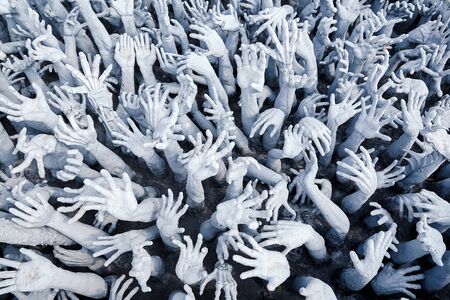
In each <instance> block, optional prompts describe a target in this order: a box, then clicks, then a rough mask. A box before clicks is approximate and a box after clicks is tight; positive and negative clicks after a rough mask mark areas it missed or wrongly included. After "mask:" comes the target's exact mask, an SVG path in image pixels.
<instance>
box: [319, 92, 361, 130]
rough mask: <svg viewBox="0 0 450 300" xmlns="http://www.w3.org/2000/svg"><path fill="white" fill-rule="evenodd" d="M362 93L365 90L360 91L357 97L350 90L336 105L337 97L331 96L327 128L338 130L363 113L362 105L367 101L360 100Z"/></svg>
mask: <svg viewBox="0 0 450 300" xmlns="http://www.w3.org/2000/svg"><path fill="white" fill-rule="evenodd" d="M362 93H363V90H359V91H358V92H357V94H356V95H353V94H352V90H350V91H349V92H347V93H346V94H345V96H344V99H343V100H342V101H341V102H339V103H336V97H335V95H334V94H331V96H330V107H329V108H328V120H327V127H330V128H337V127H339V126H341V125H343V124H344V123H345V122H347V121H348V120H350V119H351V118H353V116H355V115H356V114H357V113H359V112H360V111H361V103H362V102H365V101H366V100H367V99H362V100H360V99H359V98H360V96H361V95H362Z"/></svg>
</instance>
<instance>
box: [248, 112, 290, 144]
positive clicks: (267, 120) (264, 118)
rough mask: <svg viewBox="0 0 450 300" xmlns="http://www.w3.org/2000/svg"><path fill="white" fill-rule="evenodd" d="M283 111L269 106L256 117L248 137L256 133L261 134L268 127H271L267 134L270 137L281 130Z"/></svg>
mask: <svg viewBox="0 0 450 300" xmlns="http://www.w3.org/2000/svg"><path fill="white" fill-rule="evenodd" d="M284 117H285V115H284V113H283V111H282V110H281V109H278V108H269V109H267V110H265V111H264V112H263V113H261V114H260V115H259V116H258V119H257V120H256V122H255V123H254V124H253V126H252V128H251V131H250V138H253V137H254V136H255V134H256V133H258V134H259V135H263V134H264V133H265V132H266V130H267V129H268V128H269V127H272V130H271V131H270V133H269V132H268V133H269V135H270V137H271V138H274V137H276V136H275V135H276V134H277V133H279V132H280V131H281V127H282V126H283V122H284Z"/></svg>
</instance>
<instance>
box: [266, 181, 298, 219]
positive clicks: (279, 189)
mask: <svg viewBox="0 0 450 300" xmlns="http://www.w3.org/2000/svg"><path fill="white" fill-rule="evenodd" d="M269 195H270V197H269V199H267V201H266V204H265V206H266V209H267V210H268V211H270V212H271V216H272V218H273V220H274V221H277V220H278V211H279V210H280V208H281V207H284V208H286V210H287V211H288V212H289V213H290V214H291V215H292V218H291V219H292V220H294V219H295V216H296V213H295V210H294V209H292V207H291V206H290V205H289V203H288V198H289V189H288V187H287V182H286V181H285V180H281V181H280V182H278V183H277V184H276V185H275V186H274V187H273V188H272V189H270V191H269ZM267 219H269V218H267Z"/></svg>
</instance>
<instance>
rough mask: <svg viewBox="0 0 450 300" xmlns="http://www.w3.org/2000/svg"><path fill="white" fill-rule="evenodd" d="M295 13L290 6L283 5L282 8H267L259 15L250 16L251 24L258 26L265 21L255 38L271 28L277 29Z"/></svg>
mask: <svg viewBox="0 0 450 300" xmlns="http://www.w3.org/2000/svg"><path fill="white" fill-rule="evenodd" d="M293 13H294V9H293V7H292V6H290V5H283V6H281V7H272V8H266V9H264V10H261V11H259V13H258V15H254V16H249V17H248V19H249V23H250V24H256V23H258V22H261V21H263V22H264V23H263V24H262V25H260V26H259V27H258V30H257V31H256V32H255V36H258V35H259V34H260V33H261V32H263V31H264V30H266V29H267V30H268V29H269V28H276V27H279V26H281V25H282V23H283V21H284V20H285V19H287V17H288V16H290V15H292V14H293Z"/></svg>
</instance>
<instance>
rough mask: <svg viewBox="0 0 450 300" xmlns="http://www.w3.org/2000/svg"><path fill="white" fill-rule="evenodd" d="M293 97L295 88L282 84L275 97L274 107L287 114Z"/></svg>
mask: <svg viewBox="0 0 450 300" xmlns="http://www.w3.org/2000/svg"><path fill="white" fill-rule="evenodd" d="M294 99H295V88H293V87H288V86H286V85H282V86H281V88H280V93H279V94H278V96H277V98H276V99H275V104H274V107H275V108H278V109H281V110H282V111H283V113H284V115H285V116H289V114H290V113H291V109H292V105H293V104H294Z"/></svg>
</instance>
